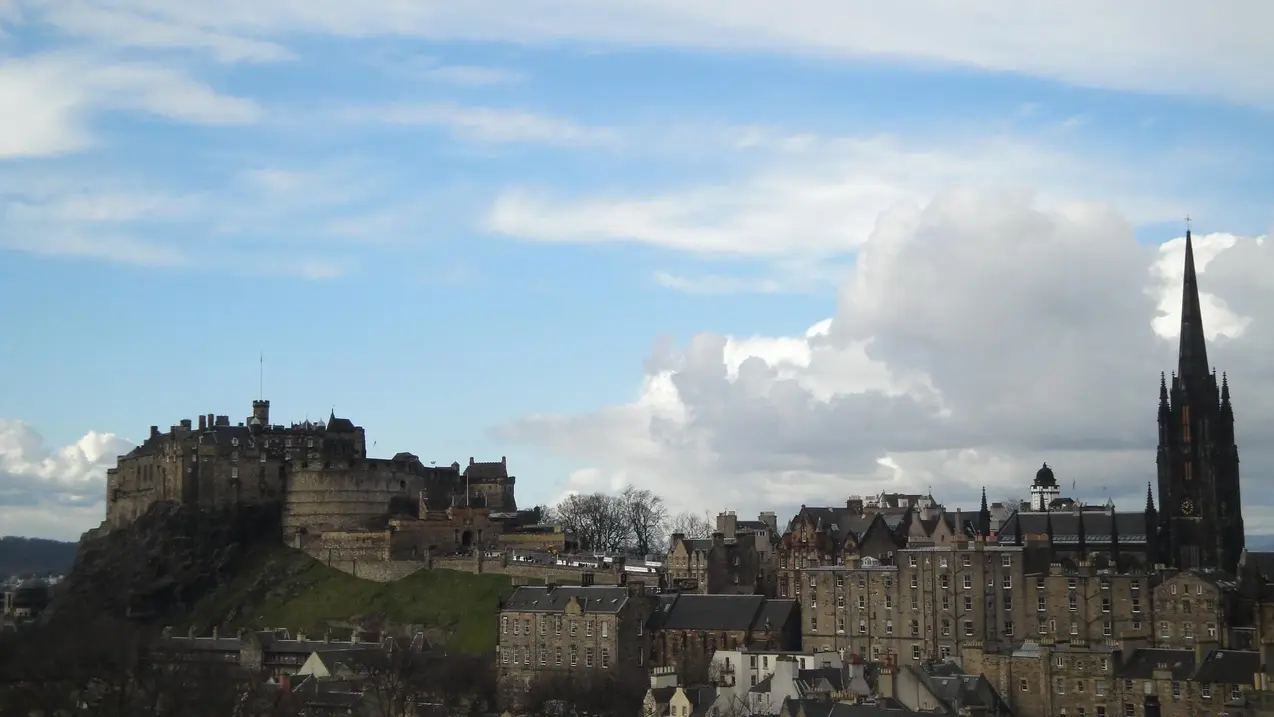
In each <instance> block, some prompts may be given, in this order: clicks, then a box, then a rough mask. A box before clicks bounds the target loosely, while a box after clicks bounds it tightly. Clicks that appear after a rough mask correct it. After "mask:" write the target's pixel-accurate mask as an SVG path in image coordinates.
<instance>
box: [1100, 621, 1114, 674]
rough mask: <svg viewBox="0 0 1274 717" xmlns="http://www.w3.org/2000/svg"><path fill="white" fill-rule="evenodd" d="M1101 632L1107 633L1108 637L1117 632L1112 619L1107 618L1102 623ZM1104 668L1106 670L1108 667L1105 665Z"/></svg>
mask: <svg viewBox="0 0 1274 717" xmlns="http://www.w3.org/2000/svg"><path fill="white" fill-rule="evenodd" d="M1101 634H1102V635H1105V636H1106V637H1110V636H1111V635H1114V634H1115V627H1114V625H1112V624H1111V622H1110V620H1107V621H1105V622H1103V623H1102V624H1101ZM1102 669H1103V670H1104V669H1106V668H1104V667H1103V668H1102Z"/></svg>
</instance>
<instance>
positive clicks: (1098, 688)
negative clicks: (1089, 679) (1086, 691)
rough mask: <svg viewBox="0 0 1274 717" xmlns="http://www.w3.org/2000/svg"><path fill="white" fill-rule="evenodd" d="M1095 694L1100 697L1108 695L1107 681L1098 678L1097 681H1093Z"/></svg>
mask: <svg viewBox="0 0 1274 717" xmlns="http://www.w3.org/2000/svg"><path fill="white" fill-rule="evenodd" d="M1093 694H1095V695H1097V696H1098V697H1105V696H1106V683H1105V682H1103V681H1101V680H1097V681H1096V682H1094V683H1093Z"/></svg>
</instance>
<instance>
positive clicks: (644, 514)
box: [619, 485, 668, 555]
mask: <svg viewBox="0 0 1274 717" xmlns="http://www.w3.org/2000/svg"><path fill="white" fill-rule="evenodd" d="M619 500H620V502H621V503H622V504H623V509H624V516H625V519H626V520H627V521H628V533H629V539H630V540H631V541H632V547H633V552H635V553H637V554H638V555H649V554H650V553H651V552H652V551H654V550H655V549H656V546H661V545H662V544H663V542H664V536H663V529H664V523H666V522H667V519H668V508H667V507H666V506H665V505H664V500H663V498H660V497H659V496H657V495H655V494H654V493H652V492H650V491H649V490H646V489H638V488H634V487H633V486H631V485H630V486H628V487H627V488H625V489H624V490H623V492H621V493H620V494H619Z"/></svg>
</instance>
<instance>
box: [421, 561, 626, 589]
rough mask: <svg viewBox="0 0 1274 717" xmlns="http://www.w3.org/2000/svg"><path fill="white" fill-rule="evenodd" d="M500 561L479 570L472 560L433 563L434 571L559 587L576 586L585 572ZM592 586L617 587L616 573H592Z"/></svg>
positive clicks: (604, 571)
mask: <svg viewBox="0 0 1274 717" xmlns="http://www.w3.org/2000/svg"><path fill="white" fill-rule="evenodd" d="M500 563H501V561H499V560H497V559H491V560H487V561H485V562H484V563H483V565H482V567H481V569H479V568H478V563H477V561H476V560H474V559H473V558H442V559H436V560H434V561H433V567H434V568H435V569H438V568H442V569H445V570H459V571H462V572H466V573H478V572H482V573H497V574H500V575H508V576H510V577H512V578H513V579H514V582H518V581H519V580H522V581H539V582H544V583H557V584H559V585H572V584H574V585H578V584H579V583H580V580H581V578H582V577H583V575H584V573H585V572H587V571H584V570H580V569H579V568H568V567H565V566H562V567H559V566H555V565H529V564H526V563H510V564H509V565H501V564H500ZM593 584H595V585H618V584H619V576H618V574H617V573H615V572H612V571H609V570H599V571H593Z"/></svg>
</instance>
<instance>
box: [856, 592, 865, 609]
mask: <svg viewBox="0 0 1274 717" xmlns="http://www.w3.org/2000/svg"><path fill="white" fill-rule="evenodd" d="M858 609H859V610H866V609H867V596H866V595H859V596H858Z"/></svg>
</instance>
